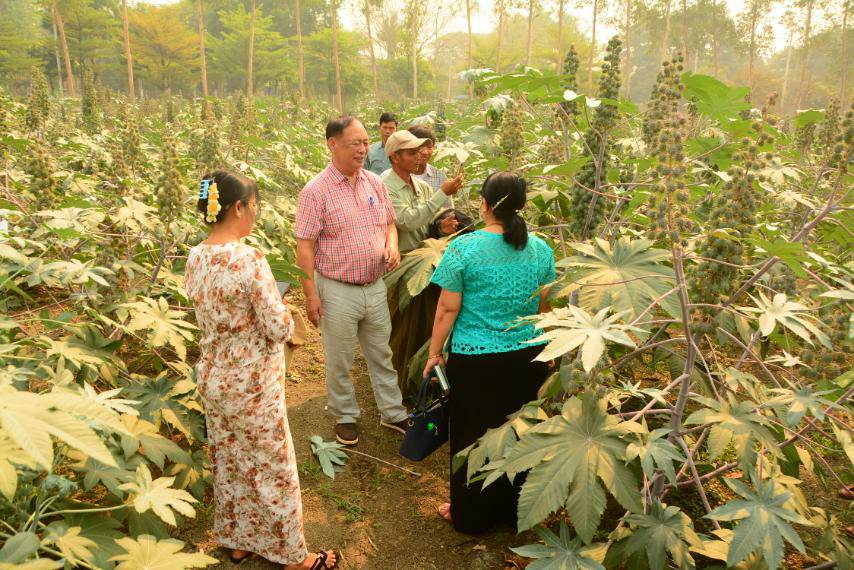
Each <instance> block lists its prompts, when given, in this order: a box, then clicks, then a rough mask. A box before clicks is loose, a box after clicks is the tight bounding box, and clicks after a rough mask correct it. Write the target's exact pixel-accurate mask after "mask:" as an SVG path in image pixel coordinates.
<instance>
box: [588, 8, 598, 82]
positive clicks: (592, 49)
mask: <svg viewBox="0 0 854 570" xmlns="http://www.w3.org/2000/svg"><path fill="white" fill-rule="evenodd" d="M598 15H599V0H593V30H592V32H591V34H592V38H591V40H590V55H589V56H588V57H587V90H588V92H589V93H591V94H592V93H593V54H594V53H596V18H597V16H598Z"/></svg>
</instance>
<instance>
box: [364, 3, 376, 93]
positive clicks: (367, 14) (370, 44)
mask: <svg viewBox="0 0 854 570" xmlns="http://www.w3.org/2000/svg"><path fill="white" fill-rule="evenodd" d="M362 9H363V10H364V11H365V27H366V28H367V29H368V51H369V52H370V54H371V78H372V79H373V83H374V99H377V100H378V99H379V97H380V90H379V87H377V56H376V53H375V52H374V35H373V31H372V30H371V4H370V0H364V4H363V5H362Z"/></svg>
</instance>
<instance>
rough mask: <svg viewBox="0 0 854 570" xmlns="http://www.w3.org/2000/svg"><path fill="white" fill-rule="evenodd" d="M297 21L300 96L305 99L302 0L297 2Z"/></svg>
mask: <svg viewBox="0 0 854 570" xmlns="http://www.w3.org/2000/svg"><path fill="white" fill-rule="evenodd" d="M294 18H295V20H296V31H297V75H299V94H300V97H302V98H305V57H304V53H303V50H302V8H301V7H300V0H296V14H295V16H294Z"/></svg>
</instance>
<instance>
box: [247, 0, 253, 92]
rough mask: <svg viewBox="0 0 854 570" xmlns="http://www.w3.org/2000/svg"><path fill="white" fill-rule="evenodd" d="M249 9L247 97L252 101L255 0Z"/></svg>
mask: <svg viewBox="0 0 854 570" xmlns="http://www.w3.org/2000/svg"><path fill="white" fill-rule="evenodd" d="M249 9H250V13H249V58H248V62H247V65H246V98H247V99H249V102H250V103H251V102H252V98H253V96H254V94H255V77H254V75H255V74H254V67H255V0H251V2H250V3H249Z"/></svg>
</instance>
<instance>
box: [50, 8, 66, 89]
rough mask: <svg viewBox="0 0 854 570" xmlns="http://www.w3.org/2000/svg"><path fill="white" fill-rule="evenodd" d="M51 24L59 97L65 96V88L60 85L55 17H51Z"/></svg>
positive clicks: (60, 68)
mask: <svg viewBox="0 0 854 570" xmlns="http://www.w3.org/2000/svg"><path fill="white" fill-rule="evenodd" d="M51 20H52V22H51V24H52V25H53V55H54V57H55V58H56V86H57V88H58V89H59V98H60V99H62V98H64V97H65V89H64V88H63V87H62V63H60V59H59V34H58V33H57V32H56V19H55V18H51Z"/></svg>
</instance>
